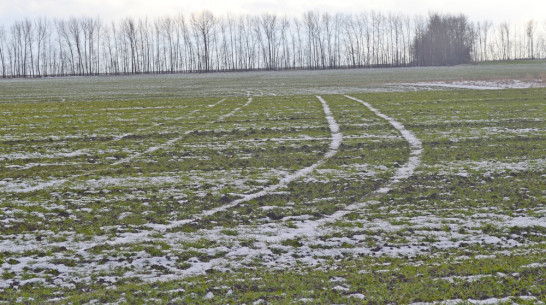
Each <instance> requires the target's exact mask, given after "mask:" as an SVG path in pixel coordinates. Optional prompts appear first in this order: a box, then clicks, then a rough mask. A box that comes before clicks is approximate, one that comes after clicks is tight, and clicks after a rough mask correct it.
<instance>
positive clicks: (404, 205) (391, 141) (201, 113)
mask: <svg viewBox="0 0 546 305" xmlns="http://www.w3.org/2000/svg"><path fill="white" fill-rule="evenodd" d="M545 71H546V62H516V63H510V64H499V63H491V64H480V65H474V66H458V67H451V68H400V69H368V70H365V69H363V70H360V69H355V70H330V71H287V72H248V73H215V74H195V75H143V76H119V77H73V78H46V79H12V80H1V79H0V304H13V303H18V302H19V303H29V304H34V303H36V304H43V303H60V304H64V303H76V304H78V303H95V304H105V303H114V304H124V303H130V304H134V303H164V304H167V303H169V304H194V303H197V304H208V303H211V304H242V303H246V304H260V303H262V304H270V303H274V304H276V303H281V304H286V303H289V304H291V303H294V304H304V303H311V304H330V303H337V304H355V303H356V304H361V303H363V304H366V303H369V304H380V303H393V304H406V303H416V304H428V303H444V302H447V303H448V304H455V303H459V302H461V303H463V302H471V303H478V304H492V303H499V302H501V303H502V302H506V303H510V302H516V303H524V304H535V303H544V302H546V297H545V296H546V283H545V280H544V279H545V278H546V272H545V271H546V239H545V236H546V205H545V203H546V200H545V199H546V187H545V185H546V183H545V181H546V121H545V117H546V88H545V85H546V74H545Z"/></svg>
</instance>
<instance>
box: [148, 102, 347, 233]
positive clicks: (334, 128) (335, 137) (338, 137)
mask: <svg viewBox="0 0 546 305" xmlns="http://www.w3.org/2000/svg"><path fill="white" fill-rule="evenodd" d="M317 99H318V100H319V101H320V102H321V104H322V108H323V110H324V114H325V117H326V120H327V121H328V126H329V128H330V133H331V138H332V141H331V142H330V148H329V150H328V152H326V154H325V155H324V157H323V158H322V159H320V160H319V161H318V162H316V163H314V164H312V165H310V166H308V167H305V168H302V169H300V170H298V171H296V172H295V173H293V174H290V175H287V176H285V177H283V178H281V179H280V180H279V183H277V184H275V185H270V186H268V187H266V188H264V189H262V190H261V191H259V192H256V193H253V194H247V195H243V197H242V198H240V199H237V200H234V201H232V202H231V203H228V204H225V205H222V206H220V207H217V208H215V209H212V210H208V211H205V212H203V213H201V214H198V215H194V217H193V218H191V219H184V220H179V221H175V222H172V223H170V224H168V225H154V229H156V230H160V231H164V230H167V229H172V228H175V227H178V226H181V225H184V224H187V223H190V222H194V221H197V220H200V219H202V218H203V217H207V216H211V215H214V214H216V213H218V212H222V211H226V210H228V209H230V208H233V207H236V206H237V205H239V204H241V203H243V202H247V201H250V200H252V199H256V198H260V197H262V196H265V195H267V194H269V193H271V192H274V191H276V190H278V189H280V188H282V187H285V186H286V185H288V184H289V183H290V182H292V181H294V180H296V179H299V178H301V177H304V176H306V175H309V174H310V173H312V172H313V171H314V170H315V169H316V168H317V167H319V166H321V165H323V164H324V163H325V162H326V161H327V160H328V159H330V158H331V157H333V156H335V154H336V153H337V151H338V149H339V146H340V145H341V142H342V140H343V135H342V134H341V133H340V132H339V125H338V124H337V122H336V120H335V119H334V117H333V115H332V112H331V111H330V107H328V103H327V102H326V101H325V100H324V99H323V98H322V97H320V96H317ZM250 101H251V100H250V99H249V103H250ZM245 105H246V104H245ZM236 110H237V109H235V110H234V111H236Z"/></svg>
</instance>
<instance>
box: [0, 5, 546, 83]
mask: <svg viewBox="0 0 546 305" xmlns="http://www.w3.org/2000/svg"><path fill="white" fill-rule="evenodd" d="M545 30H546V22H545V23H544V24H542V25H540V24H539V23H538V22H536V21H534V20H530V21H529V22H527V23H525V24H523V25H520V24H509V23H507V22H504V23H501V24H499V25H494V24H493V23H492V22H490V21H478V22H470V21H469V20H468V19H467V18H466V17H465V16H463V15H460V16H451V15H440V14H431V15H429V16H428V17H420V16H419V17H409V16H405V15H395V14H384V13H378V12H366V13H359V14H329V13H320V12H314V11H311V12H307V13H305V14H303V15H302V16H301V17H285V16H283V17H280V16H276V15H272V14H262V15H258V16H250V15H246V16H232V15H225V16H215V15H213V14H212V13H210V12H207V11H202V12H199V13H193V14H190V15H184V14H178V15H175V16H164V17H160V18H155V19H149V18H140V19H135V18H131V17H127V18H125V19H123V20H119V21H114V22H105V21H103V20H101V19H100V18H88V17H82V18H69V19H55V20H50V19H46V18H39V19H36V20H30V19H25V20H21V21H16V22H14V23H13V24H11V25H10V26H6V25H0V69H1V71H0V72H1V75H2V77H4V78H6V77H41V76H67V75H101V74H137V73H181V72H209V71H243V70H257V69H267V70H279V69H328V68H342V67H399V66H411V65H453V64H459V63H464V62H469V61H488V60H511V59H523V58H525V59H534V58H546V33H545V32H546V31H545Z"/></svg>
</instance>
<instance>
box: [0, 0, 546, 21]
mask: <svg viewBox="0 0 546 305" xmlns="http://www.w3.org/2000/svg"><path fill="white" fill-rule="evenodd" d="M201 10H209V11H211V12H213V13H214V14H217V15H223V14H226V13H228V12H230V13H232V14H233V15H239V14H253V15H255V14H261V13H274V14H277V15H289V16H294V15H295V16H300V15H301V14H302V13H304V12H306V11H309V10H316V11H320V12H330V13H336V12H343V13H351V12H366V11H370V10H376V11H380V12H384V13H385V12H393V13H397V14H398V13H403V14H407V15H411V16H413V15H419V14H420V15H426V14H427V13H428V12H430V11H433V12H444V13H454V14H458V13H463V14H465V15H467V16H468V17H469V18H470V19H471V20H475V21H477V20H491V21H493V22H495V23H500V22H503V21H509V22H521V21H525V20H529V19H531V18H533V19H535V20H536V21H539V22H540V24H542V25H543V26H546V0H0V24H4V25H10V24H11V23H12V22H13V21H14V20H21V19H23V18H27V17H28V18H35V17H39V16H45V17H49V18H66V17H71V16H75V17H79V16H91V17H95V16H99V17H101V18H102V19H103V20H105V21H110V20H114V19H119V18H123V17H126V16H133V17H142V16H148V17H157V16H163V15H169V14H170V15H173V14H176V13H179V12H183V13H191V12H198V11H201Z"/></svg>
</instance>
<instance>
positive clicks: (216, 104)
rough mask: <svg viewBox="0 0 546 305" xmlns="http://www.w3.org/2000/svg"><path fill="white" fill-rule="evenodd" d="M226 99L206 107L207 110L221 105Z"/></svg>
mask: <svg viewBox="0 0 546 305" xmlns="http://www.w3.org/2000/svg"><path fill="white" fill-rule="evenodd" d="M225 100H226V99H222V100H219V101H218V102H216V103H214V104H210V105H208V107H209V108H212V107H214V106H218V105H219V104H221V103H223V102H224V101H225Z"/></svg>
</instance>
